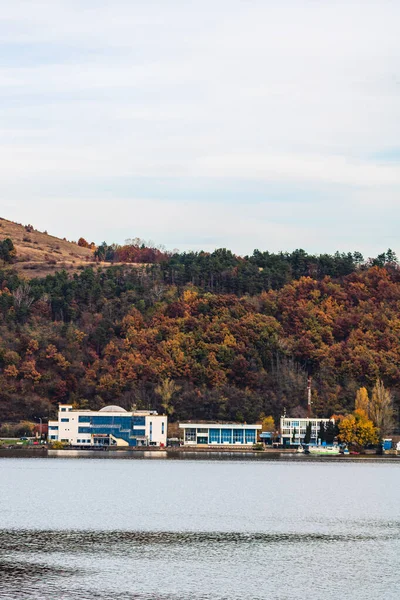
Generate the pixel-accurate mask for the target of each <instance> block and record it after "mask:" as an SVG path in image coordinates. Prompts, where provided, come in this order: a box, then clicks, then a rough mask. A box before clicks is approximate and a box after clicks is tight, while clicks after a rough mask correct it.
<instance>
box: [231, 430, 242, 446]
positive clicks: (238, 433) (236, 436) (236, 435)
mask: <svg viewBox="0 0 400 600" xmlns="http://www.w3.org/2000/svg"><path fill="white" fill-rule="evenodd" d="M243 434H244V431H243V429H234V430H233V443H234V444H237V443H240V444H243V438H244V435H243Z"/></svg>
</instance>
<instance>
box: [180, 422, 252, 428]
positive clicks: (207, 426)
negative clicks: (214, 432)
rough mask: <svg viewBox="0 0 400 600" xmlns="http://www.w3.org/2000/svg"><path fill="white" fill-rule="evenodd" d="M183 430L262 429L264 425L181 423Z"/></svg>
mask: <svg viewBox="0 0 400 600" xmlns="http://www.w3.org/2000/svg"><path fill="white" fill-rule="evenodd" d="M179 427H181V428H182V429H185V427H186V428H189V427H190V428H193V429H261V427H262V425H249V424H247V423H179Z"/></svg>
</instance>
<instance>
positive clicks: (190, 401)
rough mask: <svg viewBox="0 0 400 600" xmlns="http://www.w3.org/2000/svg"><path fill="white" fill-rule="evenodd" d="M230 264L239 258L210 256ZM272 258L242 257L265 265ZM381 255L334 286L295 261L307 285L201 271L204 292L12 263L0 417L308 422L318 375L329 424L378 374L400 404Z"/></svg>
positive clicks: (399, 300) (398, 356) (3, 303)
mask: <svg viewBox="0 0 400 600" xmlns="http://www.w3.org/2000/svg"><path fill="white" fill-rule="evenodd" d="M221 254H222V258H221ZM292 254H294V253H292ZM184 256H186V257H187V256H188V255H181V258H182V261H183V262H184V260H185V258H184ZM218 256H219V258H218V260H221V262H222V263H223V261H224V260H226V261H227V262H229V261H230V260H237V259H236V258H235V257H233V256H232V255H230V254H229V253H226V254H225V251H221V252H220V253H219V254H218V253H217V254H216V255H215V256H212V255H209V258H208V259H207V260H217V257H218ZM268 256H269V255H268ZM268 256H267V255H265V256H264V258H262V256H261V255H260V256H258V257H257V258H254V257H252V258H249V259H248V260H247V261H244V262H246V263H247V264H248V265H252V264H253V263H252V262H251V261H252V260H254V261H255V260H258V261H259V263H258V264H256V268H257V269H259V268H262V267H261V266H260V263H261V262H262V260H265V262H264V265H266V264H267V263H268V261H269V258H268ZM291 256H292V255H291ZM211 257H212V258H211ZM224 257H225V258H224ZM389 258H393V257H391V256H389ZM176 260H177V259H176ZM282 260H283V259H282ZM285 260H286V259H285ZM341 260H343V261H345V258H344V257H342V258H341V259H340V260H339V257H337V259H336V263H335V264H336V265H337V267H338V266H339V264H343V263H341V262H340V261H341ZM348 260H349V267H348V268H349V269H350V262H351V261H350V257H349V258H348ZM351 260H352V261H354V260H356V259H355V258H354V256H353V257H352V259H351ZM381 260H382V264H383V265H386V266H381V265H376V266H370V267H368V266H366V265H362V266H360V267H359V268H358V267H356V268H355V270H353V271H351V270H350V273H349V274H346V273H345V272H344V273H343V272H341V273H340V275H339V274H337V278H335V279H334V278H333V277H331V276H327V275H324V276H322V272H321V273H320V274H319V275H318V276H317V273H314V276H313V277H311V276H309V275H308V276H301V273H302V271H301V269H303V268H306V267H301V264H302V263H301V261H300V259H299V260H298V262H297V265H298V266H297V267H296V268H298V271H294V264H296V263H294V262H293V263H290V265H289V266H290V269H291V274H290V277H294V273H296V276H297V275H298V276H299V279H290V278H289V281H288V282H287V283H285V284H283V285H280V286H278V285H277V286H276V287H277V289H267V286H265V287H264V288H263V289H262V291H260V292H259V291H256V292H254V293H253V292H249V291H246V292H240V290H239V289H238V288H236V293H226V292H218V293H217V292H216V291H215V288H216V286H217V283H216V278H215V273H214V275H213V277H214V279H213V282H212V287H213V289H214V291H213V292H212V291H210V288H211V284H210V280H209V279H204V285H200V284H199V283H201V282H202V281H203V279H201V278H202V277H203V275H202V274H201V273H198V274H197V277H198V279H197V280H195V282H196V281H197V283H198V285H193V283H192V279H191V280H190V281H189V282H187V283H186V284H185V283H184V282H185V277H182V279H181V280H179V281H176V278H175V279H174V281H171V280H168V269H167V267H165V268H164V266H163V265H159V266H157V265H147V266H142V267H135V268H130V267H129V266H111V267H110V268H108V269H103V270H100V269H98V270H93V269H85V270H83V271H82V272H81V273H79V274H75V275H73V276H72V277H71V276H69V275H68V274H67V273H66V272H60V273H56V274H55V275H52V276H48V277H46V278H45V279H41V280H40V279H34V280H32V281H30V282H29V283H27V282H26V281H24V280H22V279H21V278H20V277H19V276H18V275H17V274H16V273H14V272H13V271H12V270H10V269H9V270H4V269H3V270H2V271H0V421H5V420H20V419H25V418H31V417H33V416H42V417H46V416H52V415H54V413H55V410H56V406H57V404H58V403H59V402H74V403H76V404H77V405H79V406H86V407H91V408H100V407H101V406H103V405H105V404H109V403H113V404H120V405H121V406H123V407H125V408H130V407H131V406H132V405H136V406H137V407H139V408H149V407H152V408H156V409H158V410H165V411H167V412H168V414H169V415H170V418H171V419H172V420H178V419H207V420H208V419H210V420H211V419H218V420H239V421H248V422H250V421H254V420H258V419H260V418H262V416H263V415H270V414H271V415H273V416H274V417H275V419H277V418H279V416H280V414H281V413H282V412H283V409H284V408H285V409H286V411H287V413H288V414H289V415H290V414H292V415H294V416H302V415H305V414H306V402H307V399H306V382H307V376H308V375H311V376H312V381H313V385H312V394H313V398H312V399H313V410H314V413H315V414H316V415H317V416H320V417H330V416H331V415H332V414H343V413H346V412H351V411H352V410H353V409H354V398H355V394H356V391H357V390H358V389H359V388H360V386H365V387H366V388H367V389H369V390H372V388H373V386H374V385H375V382H376V380H377V379H378V378H380V379H382V381H383V382H384V384H385V385H386V386H387V387H388V388H389V389H391V390H392V393H393V396H394V401H395V406H396V407H397V408H396V410H398V406H399V396H400V385H399V382H400V346H399V343H398V332H399V331H400V314H399V306H400V271H399V270H398V268H397V266H396V264H395V260H394V259H393V260H388V256H387V253H385V256H384V257H382V258H381ZM293 261H294V259H293ZM194 262H195V261H194ZM194 262H192V265H194ZM200 263H201V261H200ZM198 264H199V263H198ZM203 264H204V263H203ZM208 264H210V263H208ZM268 264H270V263H268ZM307 264H309V263H307ZM214 266H215V265H214ZM214 266H213V269H214ZM168 268H169V267H168ZM171 268H172V263H171ZM264 268H265V267H264ZM307 268H309V267H307ZM338 268H339V267H338ZM221 269H222V266H221ZM343 269H344V267H343ZM217 270H218V269H216V271H217ZM205 272H207V269H205ZM213 272H214V271H213ZM208 273H209V271H208ZM174 277H175V276H174ZM204 277H205V276H204ZM250 282H251V279H250V278H249V279H248V281H247V284H246V285H247V288H250V287H252V286H253V284H251V285H250ZM218 285H219V284H218ZM221 285H222V283H221ZM224 285H225V284H224Z"/></svg>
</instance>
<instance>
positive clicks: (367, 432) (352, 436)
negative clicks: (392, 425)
mask: <svg viewBox="0 0 400 600" xmlns="http://www.w3.org/2000/svg"><path fill="white" fill-rule="evenodd" d="M339 440H340V441H341V442H343V443H345V444H348V445H349V446H351V447H353V448H355V449H356V450H362V449H363V448H365V446H367V445H369V444H377V443H378V432H377V429H376V427H375V426H374V424H373V422H372V421H371V420H370V419H368V417H367V416H366V414H365V413H364V411H363V410H355V411H354V412H353V413H352V414H350V415H347V416H346V417H343V418H342V419H341V420H340V421H339Z"/></svg>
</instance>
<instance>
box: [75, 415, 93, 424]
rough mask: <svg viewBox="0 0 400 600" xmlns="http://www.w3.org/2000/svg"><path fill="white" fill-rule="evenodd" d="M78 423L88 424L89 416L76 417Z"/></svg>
mask: <svg viewBox="0 0 400 600" xmlns="http://www.w3.org/2000/svg"><path fill="white" fill-rule="evenodd" d="M78 422H79V423H90V417H89V415H80V416H79V417H78Z"/></svg>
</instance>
